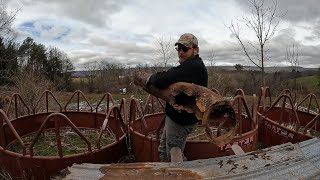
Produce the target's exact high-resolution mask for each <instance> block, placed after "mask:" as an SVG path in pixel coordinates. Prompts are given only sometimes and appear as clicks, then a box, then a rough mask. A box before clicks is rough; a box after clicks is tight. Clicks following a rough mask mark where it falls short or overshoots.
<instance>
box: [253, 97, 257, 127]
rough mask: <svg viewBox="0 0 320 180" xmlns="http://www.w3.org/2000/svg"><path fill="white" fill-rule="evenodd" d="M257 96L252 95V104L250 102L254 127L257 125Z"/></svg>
mask: <svg viewBox="0 0 320 180" xmlns="http://www.w3.org/2000/svg"><path fill="white" fill-rule="evenodd" d="M256 100H257V96H256V94H253V102H252V120H253V122H254V126H257V125H258V121H257V111H258V107H257V102H256Z"/></svg>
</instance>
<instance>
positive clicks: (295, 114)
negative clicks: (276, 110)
mask: <svg viewBox="0 0 320 180" xmlns="http://www.w3.org/2000/svg"><path fill="white" fill-rule="evenodd" d="M282 98H285V100H286V99H289V101H290V105H291V110H292V111H293V113H294V116H295V120H296V123H297V127H296V131H298V129H299V128H300V121H299V117H298V114H297V111H296V109H295V108H294V104H293V102H292V99H291V98H290V96H289V95H288V94H282V95H280V96H279V97H278V98H277V99H276V101H275V102H274V103H273V104H272V105H271V106H270V107H269V108H268V110H267V111H266V112H265V113H263V116H267V114H268V111H269V110H271V109H272V108H273V107H275V106H276V105H277V103H278V102H279V101H280V100H281V99H282ZM285 109H287V108H285V107H284V108H283V107H282V108H281V114H282V113H283V112H284V111H285ZM279 122H282V119H279Z"/></svg>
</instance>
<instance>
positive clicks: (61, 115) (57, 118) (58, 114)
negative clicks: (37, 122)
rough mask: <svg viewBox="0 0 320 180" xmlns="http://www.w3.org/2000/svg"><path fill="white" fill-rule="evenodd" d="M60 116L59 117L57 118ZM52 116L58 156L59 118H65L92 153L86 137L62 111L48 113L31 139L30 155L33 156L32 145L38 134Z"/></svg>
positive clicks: (59, 141) (59, 150)
mask: <svg viewBox="0 0 320 180" xmlns="http://www.w3.org/2000/svg"><path fill="white" fill-rule="evenodd" d="M59 117H60V118H59ZM52 118H54V128H55V134H56V141H57V142H56V143H57V148H58V153H59V156H60V158H62V157H63V153H62V145H61V137H60V120H65V121H66V122H67V124H68V125H69V126H70V127H71V128H72V129H73V130H74V131H75V132H76V133H77V134H78V135H79V136H80V137H81V139H82V140H84V141H85V142H86V144H87V145H88V151H89V152H90V153H92V150H91V143H90V142H89V141H88V139H87V138H86V137H85V136H84V135H83V134H82V133H81V132H80V130H79V129H78V128H77V127H76V126H75V125H74V124H73V123H72V122H71V120H70V119H69V118H68V117H67V116H66V115H64V114H62V113H52V114H50V115H49V116H48V117H47V118H46V119H45V120H44V122H43V123H42V125H41V126H40V128H39V130H38V132H37V134H36V136H35V138H34V139H33V141H32V143H31V144H30V156H31V157H33V147H34V145H35V143H36V142H37V141H38V139H39V136H40V134H41V133H42V132H43V131H44V129H45V127H46V125H47V124H48V122H49V120H50V119H52Z"/></svg>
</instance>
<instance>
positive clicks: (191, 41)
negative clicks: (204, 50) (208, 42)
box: [174, 33, 198, 47]
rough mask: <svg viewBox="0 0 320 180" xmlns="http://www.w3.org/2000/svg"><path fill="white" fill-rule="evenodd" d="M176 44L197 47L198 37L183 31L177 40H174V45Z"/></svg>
mask: <svg viewBox="0 0 320 180" xmlns="http://www.w3.org/2000/svg"><path fill="white" fill-rule="evenodd" d="M178 44H182V45H184V46H186V47H193V46H197V47H198V39H197V38H196V37H195V36H194V35H193V34H191V33H185V34H182V35H181V36H180V38H179V40H178V42H176V43H175V44H174V45H175V46H176V45H178Z"/></svg>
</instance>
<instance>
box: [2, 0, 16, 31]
mask: <svg viewBox="0 0 320 180" xmlns="http://www.w3.org/2000/svg"><path fill="white" fill-rule="evenodd" d="M20 10H21V8H18V9H14V10H11V12H10V13H7V11H6V6H5V5H4V4H1V2H0V35H1V36H2V35H5V34H7V33H10V32H12V30H11V23H12V22H13V20H14V19H15V17H16V16H17V14H18V12H19V11H20Z"/></svg>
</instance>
